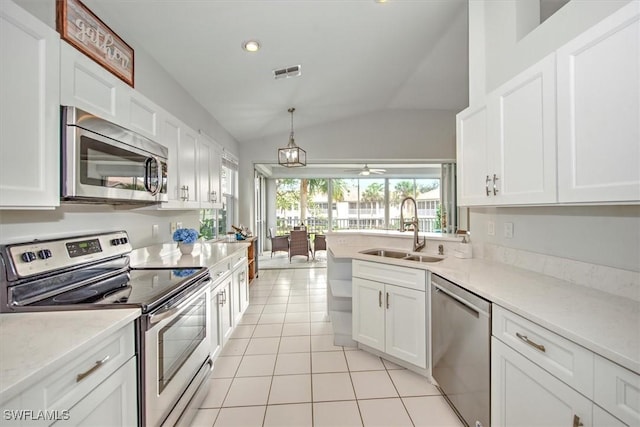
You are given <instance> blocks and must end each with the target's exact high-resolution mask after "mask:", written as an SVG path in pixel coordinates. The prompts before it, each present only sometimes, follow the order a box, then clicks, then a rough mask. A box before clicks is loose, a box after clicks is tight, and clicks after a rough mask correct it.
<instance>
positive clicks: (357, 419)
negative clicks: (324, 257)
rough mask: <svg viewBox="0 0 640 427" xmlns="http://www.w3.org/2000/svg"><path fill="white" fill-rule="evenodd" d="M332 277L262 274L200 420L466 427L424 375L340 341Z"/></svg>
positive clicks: (218, 365)
mask: <svg viewBox="0 0 640 427" xmlns="http://www.w3.org/2000/svg"><path fill="white" fill-rule="evenodd" d="M326 274H327V271H326V269H320V268H315V269H287V270H261V271H260V277H259V278H258V279H256V280H255V281H254V282H253V283H252V284H251V289H250V293H251V296H250V300H251V305H250V306H249V308H248V309H247V312H246V313H245V315H244V316H243V318H242V319H241V321H240V324H239V325H238V326H237V327H236V329H235V330H234V333H233V336H232V338H231V339H230V340H229V342H228V343H227V345H226V346H225V347H224V349H223V350H222V352H221V354H220V356H219V357H218V358H217V359H216V360H215V368H214V370H213V373H212V375H211V379H210V380H209V387H210V388H209V394H208V396H207V398H206V400H205V401H204V403H203V404H202V407H201V409H200V410H199V411H198V414H197V416H196V418H195V419H194V421H193V423H192V425H193V426H197V427H200V426H206V427H211V426H216V427H223V426H246V427H250V426H296V427H302V426H316V427H320V426H340V427H348V426H363V425H364V426H393V427H399V426H432V427H435V426H438V427H460V426H461V423H460V421H459V420H458V418H457V417H456V416H455V415H454V414H453V412H452V411H451V409H450V408H449V406H448V405H447V403H446V402H445V400H444V399H443V397H442V396H440V395H439V393H438V390H437V389H436V388H435V387H434V386H433V385H431V384H430V383H429V382H428V381H427V380H426V378H424V377H422V376H420V375H417V374H415V373H413V372H411V371H409V370H406V369H404V368H401V367H399V366H397V365H395V364H393V363H391V362H388V361H386V360H383V359H381V358H379V357H377V356H373V355H371V354H369V353H366V352H364V351H361V350H357V349H355V348H350V347H344V348H343V347H339V346H334V345H333V330H332V328H331V323H330V322H329V321H328V319H327V318H326V316H325V309H326V279H327V277H326Z"/></svg>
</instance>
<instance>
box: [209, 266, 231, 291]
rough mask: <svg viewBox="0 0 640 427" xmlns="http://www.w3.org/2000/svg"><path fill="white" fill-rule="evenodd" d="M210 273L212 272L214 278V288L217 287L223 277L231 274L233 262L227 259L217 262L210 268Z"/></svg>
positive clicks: (212, 278)
mask: <svg viewBox="0 0 640 427" xmlns="http://www.w3.org/2000/svg"><path fill="white" fill-rule="evenodd" d="M234 262H235V260H234ZM209 274H211V280H213V288H215V287H216V286H217V285H218V284H219V283H220V281H221V280H222V279H224V278H225V277H226V276H228V275H229V274H231V263H230V262H229V261H225V262H221V263H219V264H216V265H214V266H213V267H211V268H210V269H209Z"/></svg>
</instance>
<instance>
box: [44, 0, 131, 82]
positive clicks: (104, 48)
mask: <svg viewBox="0 0 640 427" xmlns="http://www.w3.org/2000/svg"><path fill="white" fill-rule="evenodd" d="M56 16H57V22H56V24H57V29H58V32H59V33H60V35H61V37H62V39H63V40H66V41H67V42H69V43H70V44H71V45H73V46H74V47H75V48H76V49H78V50H79V51H81V52H82V53H84V54H85V55H87V56H89V57H90V58H92V59H93V60H94V61H96V62H97V63H98V64H100V65H102V66H103V67H104V68H106V69H107V70H109V71H110V72H111V73H113V74H114V75H116V76H117V77H118V78H120V79H122V80H123V81H124V82H125V83H127V84H128V85H129V86H131V87H133V77H134V72H133V71H134V68H133V49H132V48H131V46H129V45H128V44H126V43H125V42H124V41H123V40H122V39H121V38H120V37H118V35H117V34H116V33H114V32H113V31H112V30H111V28H109V27H108V26H107V25H106V24H105V23H104V22H102V21H101V20H100V18H98V17H97V16H96V15H94V14H93V13H92V12H91V11H90V10H89V9H88V8H87V7H86V6H85V5H84V4H82V2H80V0H57V1H56Z"/></svg>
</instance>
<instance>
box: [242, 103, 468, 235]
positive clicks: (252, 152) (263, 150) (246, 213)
mask: <svg viewBox="0 0 640 427" xmlns="http://www.w3.org/2000/svg"><path fill="white" fill-rule="evenodd" d="M455 114H456V112H454V111H442V110H390V111H384V112H374V113H370V114H366V115H362V116H357V117H353V118H351V119H348V120H341V121H336V122H333V123H330V124H327V125H323V126H315V127H309V128H305V129H299V130H297V129H294V130H295V139H296V144H298V145H299V146H300V147H302V148H303V149H304V150H306V151H307V163H313V162H314V161H315V162H318V161H319V160H322V161H331V160H351V159H353V160H363V159H364V160H371V161H373V160H378V159H379V160H385V161H388V160H392V161H393V160H407V159H410V160H421V159H422V160H432V161H439V160H452V159H455V133H456V129H455ZM288 138H289V129H288V128H284V129H282V134H281V135H275V136H272V137H269V138H265V139H261V140H257V141H250V142H248V143H243V144H242V145H241V154H240V159H241V162H240V163H241V164H240V221H241V222H242V223H243V224H253V221H254V215H253V199H252V198H251V197H244V196H243V195H244V194H249V195H250V194H253V164H254V163H275V162H276V161H277V149H278V148H280V147H284V146H285V145H286V144H287V142H288Z"/></svg>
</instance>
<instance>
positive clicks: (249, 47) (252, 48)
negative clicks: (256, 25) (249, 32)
mask: <svg viewBox="0 0 640 427" xmlns="http://www.w3.org/2000/svg"><path fill="white" fill-rule="evenodd" d="M242 48H243V49H244V50H246V51H247V52H257V51H259V50H260V43H259V42H258V41H257V40H249V41H246V42H244V43H242Z"/></svg>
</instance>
